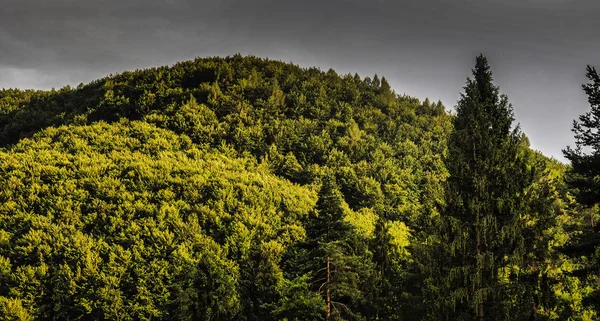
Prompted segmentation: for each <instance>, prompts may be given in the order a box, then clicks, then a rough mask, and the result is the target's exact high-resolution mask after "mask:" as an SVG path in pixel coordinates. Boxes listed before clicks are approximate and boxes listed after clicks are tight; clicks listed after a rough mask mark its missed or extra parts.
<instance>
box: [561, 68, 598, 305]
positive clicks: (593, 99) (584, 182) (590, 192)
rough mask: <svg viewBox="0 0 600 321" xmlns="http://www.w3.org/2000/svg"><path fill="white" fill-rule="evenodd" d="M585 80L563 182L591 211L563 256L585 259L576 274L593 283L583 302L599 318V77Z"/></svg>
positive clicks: (592, 74) (590, 70)
mask: <svg viewBox="0 0 600 321" xmlns="http://www.w3.org/2000/svg"><path fill="white" fill-rule="evenodd" d="M586 76H587V78H588V79H589V80H590V82H589V83H587V84H584V85H583V90H584V91H585V93H586V94H587V96H588V102H589V104H590V107H591V109H590V111H589V112H587V113H585V114H583V115H581V116H579V121H574V122H573V129H572V131H573V133H575V146H576V148H575V149H572V148H571V147H567V148H566V149H565V150H563V153H564V155H565V157H566V158H567V159H568V160H570V161H571V168H570V170H569V171H568V172H567V176H566V181H567V183H568V185H569V186H570V187H571V188H572V189H573V191H574V193H575V196H576V198H577V201H579V202H580V203H581V204H582V205H584V206H585V207H588V209H590V211H589V212H590V219H589V224H586V225H585V226H582V227H581V233H580V235H579V236H578V237H577V238H576V239H575V240H573V241H572V242H571V243H572V244H571V245H570V246H567V247H565V249H563V252H565V253H567V254H568V255H570V256H572V257H578V256H581V257H583V258H584V259H585V260H584V262H586V264H583V266H582V267H581V268H580V269H579V271H576V272H575V274H578V275H580V276H583V279H584V282H585V279H596V281H595V282H594V283H595V284H594V290H592V291H590V292H589V293H587V295H586V297H585V298H584V302H585V303H587V304H588V305H590V306H592V307H593V308H594V309H595V310H596V313H597V314H598V315H600V224H598V223H597V222H595V220H594V216H595V215H597V214H596V213H597V212H598V205H599V204H600V75H598V72H597V71H596V69H595V68H593V67H591V66H588V67H587V74H586Z"/></svg>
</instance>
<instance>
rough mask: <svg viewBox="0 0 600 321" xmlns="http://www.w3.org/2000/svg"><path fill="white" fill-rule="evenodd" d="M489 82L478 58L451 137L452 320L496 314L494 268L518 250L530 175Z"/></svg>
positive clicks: (448, 274) (446, 228) (504, 106)
mask: <svg viewBox="0 0 600 321" xmlns="http://www.w3.org/2000/svg"><path fill="white" fill-rule="evenodd" d="M492 80H493V78H492V72H491V70H490V67H489V65H488V63H487V59H486V58H485V57H484V56H483V55H480V56H478V57H477V61H476V65H475V69H474V70H473V78H472V79H467V84H466V86H465V87H464V90H465V93H464V94H462V95H461V99H460V100H459V102H458V104H457V106H456V111H457V115H456V118H455V119H454V132H453V134H452V135H451V137H450V139H449V147H448V148H449V155H448V159H447V167H448V171H449V173H450V177H449V178H448V181H447V187H446V204H447V207H446V209H445V210H444V211H443V213H444V214H443V217H442V222H443V225H442V226H443V229H441V231H442V233H444V234H446V235H444V236H443V237H442V239H445V240H446V241H447V242H449V243H448V244H447V245H445V246H446V249H445V253H444V255H445V256H447V257H446V258H445V259H446V260H447V262H446V263H445V264H443V265H441V266H440V267H441V269H442V271H443V272H442V273H445V279H444V285H445V286H444V287H445V288H446V289H447V291H449V293H450V296H449V297H448V301H447V303H448V305H449V307H451V309H449V311H448V312H447V314H446V316H447V317H448V318H449V319H453V320H474V319H475V320H478V321H483V320H497V319H501V317H500V315H501V314H502V313H501V311H499V310H500V309H501V306H500V305H499V304H497V303H498V302H499V301H500V296H501V292H502V288H501V287H500V269H501V268H502V267H504V266H506V265H507V263H508V262H507V258H511V257H512V256H513V255H514V254H515V253H516V252H518V249H519V248H521V246H519V245H520V243H521V242H520V233H519V224H518V222H519V220H518V219H519V213H520V211H521V209H522V204H521V200H520V198H521V196H522V192H523V190H524V188H525V187H526V186H527V185H528V184H529V181H530V178H529V177H528V174H527V169H526V166H525V163H524V160H523V159H522V157H521V156H520V155H519V154H520V153H519V148H518V147H519V143H520V140H521V139H522V135H521V133H520V130H519V128H518V126H517V127H516V128H512V123H513V121H514V117H513V110H512V106H511V104H510V103H509V102H508V99H507V97H506V96H505V95H501V94H499V88H498V87H497V86H494V84H493V83H492ZM440 294H441V295H444V294H446V295H447V293H444V291H442V292H440Z"/></svg>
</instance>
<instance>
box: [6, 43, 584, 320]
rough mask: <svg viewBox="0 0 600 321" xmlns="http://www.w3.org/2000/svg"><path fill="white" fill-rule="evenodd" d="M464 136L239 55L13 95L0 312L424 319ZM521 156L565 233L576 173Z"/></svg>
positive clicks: (341, 79)
mask: <svg viewBox="0 0 600 321" xmlns="http://www.w3.org/2000/svg"><path fill="white" fill-rule="evenodd" d="M451 130H452V116H451V115H449V114H448V113H447V112H446V111H445V108H444V106H443V105H442V104H441V103H440V102H438V103H431V102H429V101H428V100H425V101H424V102H420V101H419V100H418V99H415V98H411V97H407V96H398V95H396V94H395V92H393V91H392V90H391V88H390V86H389V84H388V83H387V81H386V80H385V78H381V79H380V78H379V77H378V76H374V77H373V78H364V79H361V78H360V77H359V76H358V75H338V74H336V73H335V71H333V70H329V71H327V72H323V71H320V70H318V69H316V68H308V69H303V68H300V67H298V66H296V65H293V64H286V63H282V62H279V61H270V60H264V59H260V58H256V57H242V56H240V55H236V56H233V57H227V58H218V57H214V58H205V59H196V60H194V61H187V62H181V63H178V64H175V65H173V66H165V67H159V68H152V69H146V70H137V71H133V72H124V73H121V74H117V75H111V76H108V77H105V78H103V79H99V80H96V81H94V82H91V83H90V84H86V85H83V84H82V85H80V86H78V87H77V88H70V87H65V88H62V89H60V90H52V91H32V90H25V91H22V90H16V89H9V90H3V91H0V146H1V147H0V313H2V314H4V316H5V317H6V318H12V319H15V320H32V319H36V320H38V319H39V320H75V319H95V320H96V319H98V320H99V319H106V320H289V321H291V320H322V319H324V315H325V313H326V312H325V302H324V300H323V296H324V295H325V294H324V293H325V292H324V291H323V289H324V287H325V288H327V289H328V290H327V293H329V291H330V290H331V293H332V294H331V295H332V298H333V299H332V300H333V301H335V304H334V307H335V308H336V309H343V311H344V312H339V314H338V316H340V315H344V319H348V320H374V319H377V318H379V319H385V320H401V319H411V318H414V317H416V316H419V318H420V316H421V315H424V314H422V312H423V311H424V310H426V309H427V303H426V300H425V299H424V298H423V295H424V293H423V291H424V290H423V284H424V282H427V281H426V279H427V276H426V275H423V274H421V271H422V266H420V264H421V263H422V262H425V261H426V260H425V259H424V258H423V255H424V254H423V253H422V252H419V251H421V249H422V244H424V242H425V239H426V237H427V235H428V233H430V232H431V231H433V230H432V226H433V225H434V224H435V218H436V217H438V216H439V212H440V209H442V208H443V206H444V184H445V181H446V179H447V177H448V172H447V170H446V166H445V164H444V160H445V156H446V151H447V142H446V141H447V138H448V136H449V134H450V132H451ZM523 148H524V149H523V153H529V154H531V157H532V159H535V160H536V161H532V163H531V166H532V167H536V166H538V167H539V168H540V171H539V172H538V173H537V174H536V175H538V176H537V179H538V183H539V184H538V185H536V186H534V187H532V189H531V193H532V194H535V195H538V194H539V195H541V196H539V199H540V200H542V199H543V200H544V201H548V202H549V203H550V204H553V205H552V206H553V207H552V209H550V210H551V211H557V212H560V213H561V215H563V218H564V217H567V218H564V219H565V220H567V219H568V218H569V215H571V214H570V213H572V212H569V211H571V208H569V207H568V205H567V204H566V203H565V202H566V201H565V200H566V199H567V198H568V197H567V192H566V191H564V190H558V189H557V188H556V186H559V185H557V184H558V183H560V182H561V180H562V178H561V177H562V176H561V175H562V174H560V175H559V174H556V173H557V172H560V173H562V172H564V166H562V165H560V164H556V163H553V164H551V163H548V160H547V159H546V158H545V157H543V156H541V155H537V156H535V153H533V152H532V151H529V149H528V147H527V146H524V147H523ZM544 164H551V165H552V166H550V168H551V170H544V167H545V166H546V165H544ZM557 175H558V176H557ZM557 182H558V183H557ZM536 193H537V194H536ZM536 197H537V196H536ZM553 202H554V203H553ZM544 210H546V208H544ZM533 221H534V220H533V219H531V222H532V223H531V226H537V225H536V224H538V223H537V221H535V222H533ZM553 222H554V221H553ZM555 227H556V226H555V225H552V226H544V228H546V229H547V230H548V231H550V230H551V229H555ZM561 228H562V227H561ZM552 231H553V233H554V235H555V236H556V238H561V239H560V241H557V240H555V239H554V238H552V242H555V243H556V244H555V245H553V247H552V249H554V248H556V247H558V246H562V245H564V244H565V242H567V239H568V235H566V234H565V232H564V231H563V230H559V231H556V230H552ZM546 241H547V242H549V241H548V240H546ZM552 251H554V250H552ZM554 253H555V251H554V252H552V254H553V255H554ZM556 255H558V254H556ZM561 260H563V261H565V260H566V259H563V258H561V259H560V260H559V259H557V261H556V262H558V263H557V264H562V263H560V262H563V261H561ZM325 262H327V272H328V273H327V275H323V270H324V268H325ZM565 262H566V261H565ZM329 263H332V264H334V265H335V266H336V267H337V268H336V269H333V270H332V271H330V270H329ZM555 277H556V278H560V277H562V274H560V273H559V272H556V276H555ZM324 279H325V280H326V281H323V280H324ZM556 289H558V288H556ZM571 289H573V287H571ZM559 290H560V289H559ZM327 295H328V296H329V294H327ZM565 302H566V303H564V304H563V305H566V306H581V299H579V301H577V302H575V303H573V302H571V301H569V300H566V301H565ZM336 304H337V305H336ZM542 312H543V311H542ZM336 320H337V319H336Z"/></svg>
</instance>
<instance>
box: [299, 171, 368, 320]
mask: <svg viewBox="0 0 600 321" xmlns="http://www.w3.org/2000/svg"><path fill="white" fill-rule="evenodd" d="M316 210H317V211H316V216H315V217H314V218H313V219H312V220H311V221H310V222H309V224H308V226H307V228H306V234H307V244H306V245H307V248H308V249H309V251H308V253H307V256H306V268H307V270H308V271H309V272H311V274H312V279H313V283H312V284H313V289H314V290H315V291H316V292H317V293H318V294H319V295H321V296H322V297H323V299H324V301H325V305H326V314H325V320H362V318H363V316H361V314H360V312H359V311H360V310H361V307H363V306H364V304H365V302H364V299H365V298H364V290H365V285H367V284H369V283H370V279H371V276H370V274H371V272H372V270H373V267H372V266H371V263H370V262H371V258H370V255H368V251H367V247H366V244H365V242H362V241H361V240H360V239H359V236H358V234H357V233H356V231H355V228H354V226H353V225H351V224H350V223H349V222H348V221H346V220H345V216H346V210H349V209H348V205H347V204H346V203H345V201H344V198H343V196H342V193H341V192H340V191H339V187H338V185H337V183H336V180H335V178H334V176H333V175H327V176H325V177H324V179H323V185H322V187H321V190H320V192H319V200H318V202H317V205H316Z"/></svg>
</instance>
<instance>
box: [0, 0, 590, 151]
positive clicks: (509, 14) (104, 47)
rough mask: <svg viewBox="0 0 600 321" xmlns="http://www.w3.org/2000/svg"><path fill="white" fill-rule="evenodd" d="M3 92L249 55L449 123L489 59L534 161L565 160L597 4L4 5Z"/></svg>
mask: <svg viewBox="0 0 600 321" xmlns="http://www.w3.org/2000/svg"><path fill="white" fill-rule="evenodd" d="M2 2H3V3H2V9H1V10H0V87H5V88H9V87H18V88H36V89H49V88H52V87H56V88H60V87H62V86H64V85H66V84H69V85H77V84H79V83H81V82H84V83H86V82H89V81H91V80H93V79H96V78H99V77H102V76H105V75H107V74H109V73H116V72H120V71H123V70H129V69H136V68H144V67H151V66H156V65H164V64H172V63H175V62H177V61H180V60H187V59H193V58H195V57H204V56H213V55H219V56H226V55H233V54H235V53H242V54H253V55H257V56H261V57H268V58H271V59H279V60H283V61H292V62H294V63H297V64H300V65H302V66H313V65H315V66H319V67H321V68H322V69H324V70H327V69H329V68H334V69H335V70H336V71H338V72H339V73H355V72H358V73H359V74H360V75H361V76H363V77H364V76H372V75H374V74H378V75H380V76H385V77H386V78H387V79H388V80H389V81H390V84H391V85H392V87H393V88H394V89H395V90H396V92H397V93H400V94H402V93H406V94H408V95H411V96H416V97H419V98H421V99H424V98H425V97H429V98H430V99H433V100H437V99H440V100H442V102H443V103H444V104H445V105H446V106H447V107H448V108H449V109H450V108H452V107H453V106H454V105H455V103H456V101H457V100H458V98H459V94H460V92H461V91H462V87H463V85H464V83H465V79H466V77H467V76H469V75H470V70H471V68H472V67H473V65H474V62H475V57H476V55H477V54H479V53H483V54H484V55H486V56H487V57H488V61H489V62H490V64H491V66H492V70H493V71H494V73H495V79H496V84H497V85H499V86H500V89H501V91H502V92H503V93H505V94H507V95H508V98H509V100H510V101H511V102H512V104H513V106H514V108H515V113H516V118H517V121H518V122H520V123H521V126H522V128H523V131H524V132H525V133H526V134H527V135H528V136H529V138H530V140H531V143H532V147H533V148H535V149H538V150H540V151H542V152H543V153H544V154H546V155H549V156H554V157H556V158H557V159H560V160H563V161H564V158H563V157H562V153H561V149H562V148H564V147H565V146H566V145H569V144H572V143H573V135H572V133H571V132H570V129H571V123H572V120H573V119H574V118H576V117H577V115H579V114H581V113H584V112H586V111H587V110H589V105H588V104H587V100H586V96H585V94H584V93H583V91H582V90H581V84H582V83H584V82H586V78H585V67H586V65H588V64H590V65H595V66H597V67H600V1H597V0H416V1H391V0H389V1H387V0H370V1H367V0H296V1H287V0H270V1H269V0H240V1H234V0H224V1H192V0H104V1H83V0H3V1H2Z"/></svg>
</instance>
